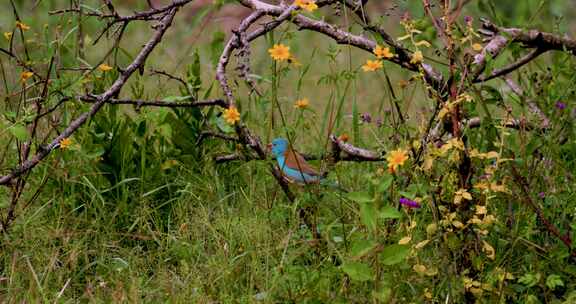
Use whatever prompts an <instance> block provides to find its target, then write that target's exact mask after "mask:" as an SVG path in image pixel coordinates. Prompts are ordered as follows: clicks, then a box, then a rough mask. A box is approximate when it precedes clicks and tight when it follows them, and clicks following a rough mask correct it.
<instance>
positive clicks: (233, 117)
mask: <svg viewBox="0 0 576 304" xmlns="http://www.w3.org/2000/svg"><path fill="white" fill-rule="evenodd" d="M224 119H225V120H226V122H227V123H229V124H231V125H233V124H235V123H236V122H238V121H240V112H238V109H236V107H234V106H231V107H230V108H228V109H226V110H224Z"/></svg>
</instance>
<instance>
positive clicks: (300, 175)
mask: <svg viewBox="0 0 576 304" xmlns="http://www.w3.org/2000/svg"><path fill="white" fill-rule="evenodd" d="M268 147H269V148H270V149H271V151H272V155H273V156H274V158H276V162H277V163H278V167H279V168H280V170H282V173H283V174H284V176H286V177H287V178H289V179H290V180H291V181H294V182H297V183H299V184H317V183H322V181H323V180H324V176H323V175H322V174H320V173H319V172H318V171H317V170H316V169H314V168H313V167H312V166H310V164H308V162H306V160H305V159H304V157H303V156H302V155H300V153H298V152H296V151H294V150H293V149H291V148H290V145H289V143H288V140H286V139H285V138H276V139H274V140H272V143H271V144H270V145H268Z"/></svg>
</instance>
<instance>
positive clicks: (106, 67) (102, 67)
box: [98, 63, 113, 73]
mask: <svg viewBox="0 0 576 304" xmlns="http://www.w3.org/2000/svg"><path fill="white" fill-rule="evenodd" d="M98 69H99V70H100V71H102V72H104V73H106V72H108V71H110V70H112V69H113V67H111V66H109V65H107V64H105V63H103V64H101V65H99V66H98Z"/></svg>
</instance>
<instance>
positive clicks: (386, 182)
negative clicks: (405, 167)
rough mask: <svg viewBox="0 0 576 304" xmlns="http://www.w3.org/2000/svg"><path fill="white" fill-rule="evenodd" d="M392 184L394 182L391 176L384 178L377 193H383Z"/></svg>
mask: <svg viewBox="0 0 576 304" xmlns="http://www.w3.org/2000/svg"><path fill="white" fill-rule="evenodd" d="M392 182H394V177H393V176H392V175H386V176H384V179H382V181H380V184H379V185H378V192H384V191H386V190H388V188H390V186H392Z"/></svg>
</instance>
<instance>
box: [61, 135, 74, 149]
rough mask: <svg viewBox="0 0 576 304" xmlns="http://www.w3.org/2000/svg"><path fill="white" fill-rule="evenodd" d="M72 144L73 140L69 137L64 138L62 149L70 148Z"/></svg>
mask: <svg viewBox="0 0 576 304" xmlns="http://www.w3.org/2000/svg"><path fill="white" fill-rule="evenodd" d="M70 146H72V140H71V139H70V138H69V137H66V138H63V139H61V140H60V149H63V150H65V149H68V148H69V147H70Z"/></svg>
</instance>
